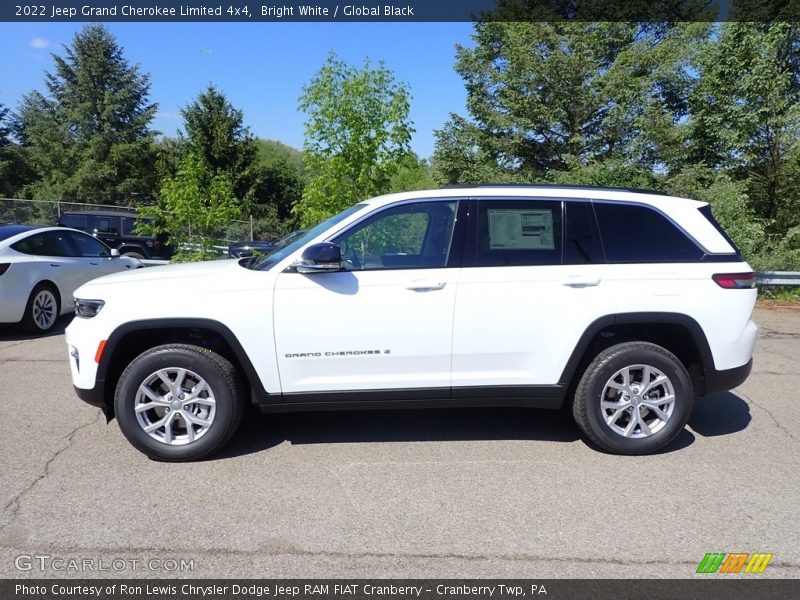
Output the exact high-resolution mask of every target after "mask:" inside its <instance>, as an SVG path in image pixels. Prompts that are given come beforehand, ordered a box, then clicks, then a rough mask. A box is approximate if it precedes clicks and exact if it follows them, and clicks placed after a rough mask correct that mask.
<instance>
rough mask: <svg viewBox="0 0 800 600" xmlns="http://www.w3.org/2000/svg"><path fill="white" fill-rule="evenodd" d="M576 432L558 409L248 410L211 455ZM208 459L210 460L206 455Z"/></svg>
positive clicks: (565, 438)
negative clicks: (282, 447) (286, 446)
mask: <svg viewBox="0 0 800 600" xmlns="http://www.w3.org/2000/svg"><path fill="white" fill-rule="evenodd" d="M578 439H580V432H579V431H578V428H577V426H576V425H575V423H574V422H573V421H572V419H571V418H570V417H569V416H568V415H567V414H566V413H565V412H563V411H555V410H536V409H528V408H463V409H458V410H455V409H414V410H364V411H342V412H316V413H312V412H308V413H291V414H267V415H262V414H259V413H258V412H257V411H255V410H254V411H253V414H252V416H251V415H248V416H247V417H246V418H245V421H244V423H243V424H242V427H241V428H240V429H239V431H238V432H237V433H236V435H235V436H234V438H233V439H232V440H231V441H230V442H229V443H228V445H227V446H226V447H225V448H224V449H223V450H222V452H220V453H219V454H218V455H216V456H215V457H214V458H220V459H222V458H231V457H234V456H241V455H245V454H251V453H254V452H260V451H262V450H265V449H267V448H271V447H273V446H277V445H278V444H281V443H283V442H284V441H288V442H289V443H291V444H343V443H345V444H346V443H359V442H444V441H478V440H541V441H551V442H574V441H576V440H578ZM212 460H213V458H212Z"/></svg>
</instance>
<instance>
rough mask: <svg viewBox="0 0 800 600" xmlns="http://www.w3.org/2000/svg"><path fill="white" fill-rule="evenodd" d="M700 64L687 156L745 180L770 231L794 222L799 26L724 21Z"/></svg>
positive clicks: (799, 208)
mask: <svg viewBox="0 0 800 600" xmlns="http://www.w3.org/2000/svg"><path fill="white" fill-rule="evenodd" d="M698 67H699V73H700V78H699V83H698V86H697V89H696V90H695V92H694V93H693V95H692V96H691V108H692V117H693V118H692V122H691V127H692V135H691V146H690V150H691V156H690V162H692V163H694V164H702V165H704V166H706V167H707V168H711V169H719V170H721V171H723V172H725V173H727V174H729V175H730V177H731V178H732V179H733V180H734V181H744V182H746V186H745V187H746V189H747V192H748V195H749V196H750V198H751V206H752V208H753V209H754V210H755V211H756V214H757V215H758V216H759V217H761V218H764V219H768V220H769V221H770V223H771V229H772V230H773V231H774V232H776V233H782V232H785V231H787V230H788V229H789V228H790V227H793V226H797V225H800V201H798V200H797V198H798V197H799V195H800V176H798V172H800V105H799V104H798V102H799V101H800V25H798V23H796V22H749V23H739V22H731V23H723V24H722V25H721V26H720V28H719V32H718V37H717V40H716V42H715V43H713V44H709V45H708V46H707V47H706V49H705V51H704V52H703V53H702V55H701V56H700V59H699V61H698Z"/></svg>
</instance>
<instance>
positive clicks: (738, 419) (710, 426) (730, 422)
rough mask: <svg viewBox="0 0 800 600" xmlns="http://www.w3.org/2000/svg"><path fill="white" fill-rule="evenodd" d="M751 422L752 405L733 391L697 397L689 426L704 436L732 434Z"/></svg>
mask: <svg viewBox="0 0 800 600" xmlns="http://www.w3.org/2000/svg"><path fill="white" fill-rule="evenodd" d="M749 424H750V407H749V406H748V405H747V402H745V401H744V400H743V399H742V398H740V397H739V396H737V395H736V394H735V393H733V392H723V393H722V394H714V395H712V396H707V397H705V398H695V400H694V407H693V408H692V416H691V417H690V418H689V427H691V428H692V431H694V432H695V433H697V434H699V435H702V436H703V437H715V436H718V435H730V434H732V433H737V432H739V431H742V430H743V429H745V428H746V427H747V426H748V425H749Z"/></svg>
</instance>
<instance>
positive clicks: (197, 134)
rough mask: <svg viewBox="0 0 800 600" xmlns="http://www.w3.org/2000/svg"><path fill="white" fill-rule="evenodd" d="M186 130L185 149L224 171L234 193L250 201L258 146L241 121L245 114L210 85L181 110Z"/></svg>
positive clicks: (213, 170) (214, 170)
mask: <svg viewBox="0 0 800 600" xmlns="http://www.w3.org/2000/svg"><path fill="white" fill-rule="evenodd" d="M181 114H182V115H183V119H184V129H185V130H186V135H185V140H184V141H185V144H186V151H187V152H189V153H192V154H194V155H195V156H197V157H198V158H200V159H201V160H203V161H204V162H205V164H206V165H208V168H209V169H210V170H211V171H212V172H224V173H226V174H227V175H228V177H229V178H230V180H231V182H232V183H233V189H234V193H235V194H236V196H237V197H238V198H241V199H243V200H244V201H245V203H246V205H249V204H250V203H251V202H252V201H253V198H254V192H255V182H256V177H257V176H256V173H255V166H256V154H257V152H258V149H257V147H256V144H255V140H254V139H253V137H252V136H251V135H250V131H249V129H248V128H247V127H245V125H244V114H243V113H242V111H241V110H239V109H237V108H234V106H233V105H232V104H231V103H230V102H229V101H228V99H227V98H226V97H225V95H224V94H223V93H222V92H220V91H219V90H217V88H215V87H214V86H213V85H209V86H208V88H207V89H206V91H205V92H203V93H202V94H200V95H199V96H198V97H197V98H196V99H195V100H194V101H193V102H191V103H190V104H189V105H188V106H186V107H185V108H184V109H182V110H181Z"/></svg>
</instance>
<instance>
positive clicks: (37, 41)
mask: <svg viewBox="0 0 800 600" xmlns="http://www.w3.org/2000/svg"><path fill="white" fill-rule="evenodd" d="M49 45H50V42H48V41H47V40H46V39H44V38H33V39H32V40H31V44H30V46H31V48H36V49H37V50H41V49H43V48H47V47H48V46H49Z"/></svg>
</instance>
